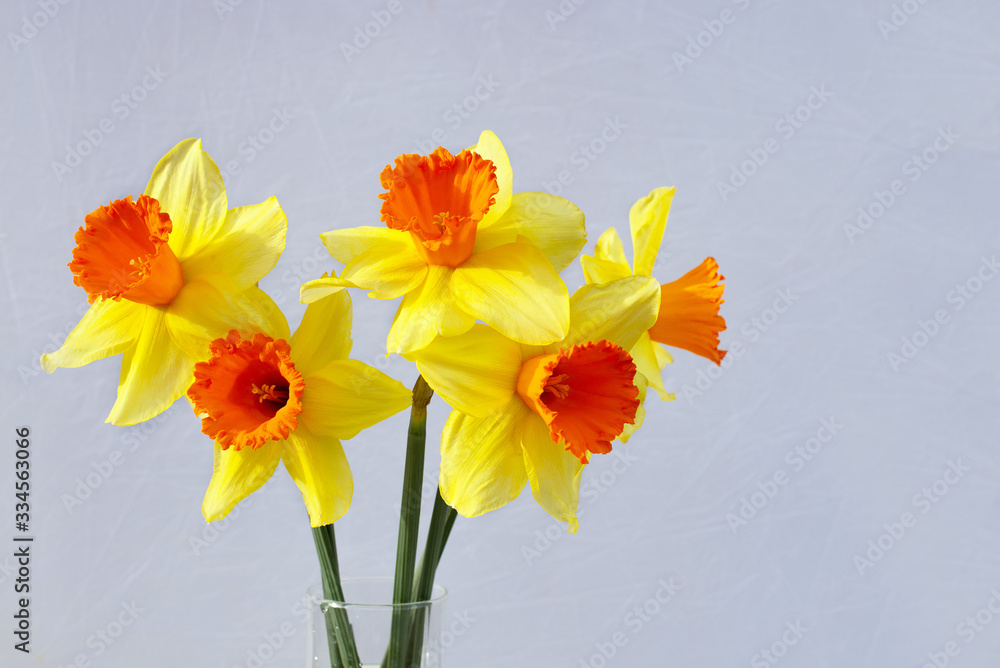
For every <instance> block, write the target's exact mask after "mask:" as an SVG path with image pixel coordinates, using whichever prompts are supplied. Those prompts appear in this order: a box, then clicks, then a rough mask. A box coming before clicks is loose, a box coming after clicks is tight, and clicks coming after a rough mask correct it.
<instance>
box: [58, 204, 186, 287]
mask: <svg viewBox="0 0 1000 668" xmlns="http://www.w3.org/2000/svg"><path fill="white" fill-rule="evenodd" d="M84 222H85V223H86V227H81V228H80V229H79V230H78V231H77V233H76V237H75V240H76V244H77V245H76V248H74V249H73V261H72V262H70V263H69V268H70V269H71V270H72V271H73V274H74V277H73V282H74V283H75V284H77V285H79V286H80V287H82V288H83V289H84V290H86V291H87V299H88V301H90V303H91V304H93V303H94V302H95V301H97V300H98V299H100V298H103V299H114V300H115V301H119V300H121V299H122V298H123V297H124V298H125V299H128V300H130V301H134V302H138V303H140V304H146V305H149V306H163V305H166V304H169V303H170V302H171V301H173V299H174V297H176V296H177V293H178V292H180V290H181V288H182V287H184V274H183V272H182V271H181V265H180V263H179V262H178V261H177V257H176V256H175V255H174V252H173V251H172V250H170V246H169V245H167V237H168V236H169V235H170V232H171V230H172V229H173V224H172V223H171V222H170V216H169V215H168V214H166V213H162V212H161V211H160V203H159V202H158V201H156V200H155V199H153V198H152V197H147V196H146V195H140V196H139V199H138V200H137V201H135V202H133V201H132V197H131V196H129V197H126V198H125V199H119V200H115V201H114V202H111V203H110V204H108V206H102V207H98V208H97V209H96V210H94V211H93V212H91V213H90V214H88V215H87V216H86V217H85V218H84Z"/></svg>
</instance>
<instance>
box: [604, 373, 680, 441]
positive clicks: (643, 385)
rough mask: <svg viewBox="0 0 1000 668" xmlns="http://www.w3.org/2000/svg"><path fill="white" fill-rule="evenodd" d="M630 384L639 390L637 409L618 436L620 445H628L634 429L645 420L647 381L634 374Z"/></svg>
mask: <svg viewBox="0 0 1000 668" xmlns="http://www.w3.org/2000/svg"><path fill="white" fill-rule="evenodd" d="M632 382H634V383H635V385H636V387H638V388H639V407H638V408H637V409H636V411H635V418H634V419H633V420H632V423H631V424H629V423H625V427H624V428H623V429H622V433H621V435H619V436H618V440H619V441H620V442H622V443H628V439H629V438H630V437H631V436H632V434H634V433H635V430H636V429H638V428H639V427H641V426H642V421H643V420H645V419H646V393H647V392H646V391H647V389H648V388H649V381H648V380H647V379H646V377H645V376H644V375H642V374H641V373H638V372H636V374H635V378H634V379H633V381H632ZM673 398H674V395H672V394H671V395H670V399H673Z"/></svg>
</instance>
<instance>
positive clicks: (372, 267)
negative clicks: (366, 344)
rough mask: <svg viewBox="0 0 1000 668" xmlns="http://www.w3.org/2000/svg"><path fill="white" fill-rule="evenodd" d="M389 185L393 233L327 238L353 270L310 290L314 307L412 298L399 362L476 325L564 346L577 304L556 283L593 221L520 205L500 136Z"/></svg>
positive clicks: (529, 200)
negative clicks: (364, 295) (351, 294)
mask: <svg viewBox="0 0 1000 668" xmlns="http://www.w3.org/2000/svg"><path fill="white" fill-rule="evenodd" d="M381 182H382V186H383V187H384V188H385V189H386V192H385V193H383V194H381V195H379V197H380V198H382V200H384V201H383V203H382V210H381V213H382V221H383V222H385V223H386V227H383V228H379V227H356V228H352V229H346V230H334V231H332V232H326V233H325V234H323V235H321V236H322V239H323V242H324V243H325V244H326V247H327V249H328V250H329V251H330V254H331V255H332V256H333V257H334V258H336V259H337V260H338V261H340V262H343V263H344V264H345V267H344V270H343V272H342V273H341V276H340V278H337V277H336V276H330V277H326V276H324V277H323V278H321V279H317V280H314V281H310V282H308V283H306V284H305V285H303V286H302V301H303V302H304V303H309V302H311V301H314V300H316V299H319V298H321V297H322V296H324V295H327V294H330V293H331V292H333V291H337V290H341V289H343V288H345V287H358V288H365V289H368V290H370V292H369V295H370V296H372V297H375V298H377V299H394V298H396V297H403V300H402V303H401V304H400V306H399V310H398V311H397V312H396V318H395V320H394V321H393V323H392V328H391V330H390V331H389V337H388V342H387V347H388V350H389V352H400V353H405V352H409V351H412V350H417V349H419V348H423V347H424V346H426V345H427V344H429V343H430V342H431V340H432V339H434V337H435V336H437V335H438V334H442V335H445V336H454V335H457V334H461V333H463V332H467V331H469V329H471V328H472V325H473V324H474V323H475V322H476V320H477V319H479V320H482V321H484V322H486V323H488V324H490V325H492V326H493V327H495V328H496V329H497V330H498V331H500V332H502V333H503V334H505V335H506V336H508V337H510V338H512V339H514V340H515V341H519V342H521V343H527V344H538V345H544V344H547V343H551V342H552V341H558V340H559V339H561V338H563V337H564V336H565V335H566V328H567V326H568V324H569V306H568V297H569V295H568V292H567V290H566V286H565V284H564V283H563V282H562V280H561V279H560V278H559V275H558V273H559V272H560V271H562V270H563V269H565V268H566V266H568V265H569V263H570V262H572V261H573V258H574V257H576V254H577V253H578V252H579V251H580V249H581V248H583V244H584V243H585V242H586V235H585V233H584V224H583V213H582V212H581V211H580V210H579V209H578V208H577V207H576V206H574V205H573V204H572V203H571V202H569V201H567V200H565V199H562V198H561V197H556V196H554V195H549V194H547V193H541V192H522V193H517V194H514V193H513V189H512V185H511V184H512V180H511V169H510V161H509V160H508V159H507V152H506V151H505V150H504V147H503V145H502V144H501V143H500V140H499V139H497V137H496V135H494V134H493V133H492V132H488V131H487V132H483V133H482V135H481V136H480V138H479V142H478V143H477V144H476V145H475V146H473V147H472V148H469V149H466V150H464V151H462V152H461V153H459V154H458V155H452V154H451V153H449V152H448V151H447V150H446V149H444V148H438V149H437V150H435V151H434V152H433V153H431V154H430V155H428V156H421V155H401V156H399V157H398V158H396V161H395V166H387V167H386V168H385V170H384V171H383V172H382V177H381Z"/></svg>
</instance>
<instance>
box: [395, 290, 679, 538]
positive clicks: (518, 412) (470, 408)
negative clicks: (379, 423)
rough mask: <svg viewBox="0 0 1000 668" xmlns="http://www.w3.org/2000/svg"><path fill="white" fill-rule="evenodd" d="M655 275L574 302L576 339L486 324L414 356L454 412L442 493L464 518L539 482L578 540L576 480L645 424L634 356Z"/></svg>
mask: <svg viewBox="0 0 1000 668" xmlns="http://www.w3.org/2000/svg"><path fill="white" fill-rule="evenodd" d="M659 294H660V291H659V286H658V285H657V284H656V281H655V280H653V279H652V278H648V277H639V276H636V277H629V278H624V279H621V280H618V281H614V282H611V283H608V284H605V285H600V286H596V285H588V286H584V287H583V288H581V289H580V290H578V291H577V292H576V293H575V294H574V295H573V297H572V298H571V299H570V325H569V332H568V334H567V335H566V337H565V338H564V339H562V340H561V341H558V342H555V343H552V344H550V345H547V346H530V345H524V344H520V343H517V342H514V341H511V340H510V339H508V338H507V337H505V336H503V335H502V334H501V333H499V332H497V331H496V330H494V329H492V328H490V327H487V326H485V325H482V324H477V325H475V326H473V327H472V329H471V330H470V331H469V332H467V333H465V334H462V335H460V336H455V337H438V338H436V339H435V340H434V341H433V342H432V343H431V344H430V345H429V346H427V347H425V348H423V349H421V350H418V351H416V352H414V353H412V354H410V355H407V356H406V357H407V358H408V359H412V360H414V361H415V362H416V363H417V367H418V368H419V369H420V372H421V374H422V375H423V376H424V378H425V379H426V380H427V382H428V383H429V384H430V386H431V387H432V388H433V389H434V390H435V391H436V392H437V393H438V394H440V395H441V396H442V397H443V398H444V399H445V401H447V402H448V403H450V404H451V405H452V406H453V407H454V408H455V409H456V410H454V411H453V412H452V413H451V415H450V416H449V417H448V421H447V423H446V424H445V427H444V431H443V432H442V435H441V480H440V484H441V496H442V498H443V499H444V501H445V502H446V503H448V504H449V505H450V506H452V507H454V508H455V509H456V510H457V511H458V512H459V513H461V514H462V515H464V516H466V517H473V516H476V515H480V514H482V513H485V512H488V511H490V510H494V509H496V508H499V507H501V506H503V505H505V504H507V503H509V502H510V501H512V500H513V499H515V498H516V497H517V496H518V494H520V493H521V490H522V489H523V487H524V485H525V483H526V482H530V483H531V493H532V495H533V496H534V498H535V500H536V501H537V502H538V503H539V504H540V505H541V506H542V507H543V508H544V509H545V510H546V511H548V512H549V513H550V514H551V515H552V516H553V517H555V518H556V519H558V520H561V521H564V522H569V530H570V531H571V532H576V529H577V519H576V508H577V503H578V500H579V489H580V477H581V475H582V473H583V468H584V466H585V465H586V464H587V463H588V462H589V460H590V456H591V454H592V453H608V452H610V451H611V442H612V441H613V440H615V439H616V438H619V437H620V436H621V435H622V434H623V432H624V431H625V429H626V427H633V428H634V427H635V426H636V425H638V424H639V423H640V422H641V421H642V417H643V410H642V397H643V395H644V390H645V379H643V378H642V375H641V374H639V373H637V372H636V366H635V364H634V363H633V361H632V358H631V356H630V355H629V353H628V352H627V351H628V350H629V349H630V348H632V347H633V346H634V345H635V343H636V341H638V340H639V337H640V336H642V334H643V333H644V332H646V331H647V330H648V329H649V328H650V327H651V326H652V325H653V323H654V322H655V321H656V308H657V302H658V300H659Z"/></svg>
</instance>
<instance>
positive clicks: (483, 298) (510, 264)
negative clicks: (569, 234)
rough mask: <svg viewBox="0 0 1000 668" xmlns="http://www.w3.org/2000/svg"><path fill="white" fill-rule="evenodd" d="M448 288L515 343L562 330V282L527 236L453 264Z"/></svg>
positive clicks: (565, 316)
mask: <svg viewBox="0 0 1000 668" xmlns="http://www.w3.org/2000/svg"><path fill="white" fill-rule="evenodd" d="M452 292H453V293H454V294H455V300H456V302H457V303H458V305H459V307H461V309H462V310H463V311H465V312H466V313H470V314H472V315H473V316H475V317H476V318H479V319H481V320H483V321H484V322H486V323H488V324H490V325H492V326H493V327H494V328H495V329H496V330H497V331H499V332H500V333H502V334H504V335H505V336H507V337H509V338H511V339H514V340H515V341H518V342H520V343H531V344H537V345H544V344H547V343H552V342H553V341H558V340H560V339H562V338H563V337H564V336H565V335H566V329H567V327H568V325H569V302H568V299H567V297H568V293H567V290H566V284H565V283H563V282H562V279H560V278H559V275H558V274H557V273H556V272H555V269H553V268H552V264H551V263H550V262H549V261H548V260H547V259H546V258H545V255H543V254H542V252H541V251H540V250H538V248H536V247H535V246H534V245H533V244H532V243H530V242H529V241H527V240H526V239H523V238H520V239H518V240H517V241H516V242H514V243H512V244H506V245H504V246H498V247H496V248H493V249H491V250H488V251H486V252H485V253H479V254H478V255H473V256H472V257H471V258H469V259H468V260H467V261H466V262H465V264H463V265H462V266H460V267H458V268H456V269H455V276H454V278H453V279H452Z"/></svg>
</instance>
